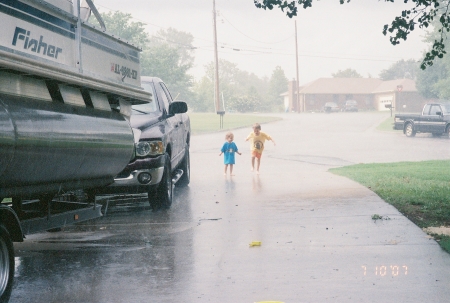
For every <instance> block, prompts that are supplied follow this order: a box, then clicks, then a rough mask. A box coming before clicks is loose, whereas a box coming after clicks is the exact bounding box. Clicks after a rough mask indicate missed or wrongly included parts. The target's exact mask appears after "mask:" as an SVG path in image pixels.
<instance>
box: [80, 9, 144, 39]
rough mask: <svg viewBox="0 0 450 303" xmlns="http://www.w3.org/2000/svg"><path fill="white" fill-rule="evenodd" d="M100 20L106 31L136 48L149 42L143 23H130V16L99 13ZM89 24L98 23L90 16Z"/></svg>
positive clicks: (120, 13) (117, 12)
mask: <svg viewBox="0 0 450 303" xmlns="http://www.w3.org/2000/svg"><path fill="white" fill-rule="evenodd" d="M101 16H102V19H103V21H104V22H105V25H106V30H107V31H108V32H109V33H112V34H114V35H116V36H118V37H120V38H121V39H124V40H126V41H128V42H130V43H132V44H135V45H136V46H138V47H144V46H145V45H146V44H147V43H148V42H149V37H148V34H147V33H146V32H145V28H144V25H145V24H144V23H142V22H132V21H131V19H132V16H131V14H126V13H122V12H119V11H116V12H108V13H101ZM89 22H92V23H94V24H95V23H98V22H97V20H96V19H95V18H94V17H93V16H91V18H90V19H89Z"/></svg>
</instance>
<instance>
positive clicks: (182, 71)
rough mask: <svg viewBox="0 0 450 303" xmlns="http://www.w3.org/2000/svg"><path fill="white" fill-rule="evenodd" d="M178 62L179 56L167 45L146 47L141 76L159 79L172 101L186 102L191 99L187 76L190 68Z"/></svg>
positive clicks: (190, 84)
mask: <svg viewBox="0 0 450 303" xmlns="http://www.w3.org/2000/svg"><path fill="white" fill-rule="evenodd" d="M179 62H180V54H179V53H178V51H177V50H176V49H175V48H172V47H171V46H169V45H168V44H161V45H157V46H152V47H148V48H146V49H145V50H144V51H143V53H142V56H141V74H142V75H146V76H155V77H158V78H161V79H162V80H163V81H164V82H165V83H166V85H167V86H168V87H169V89H170V91H171V92H172V94H173V96H172V97H173V98H174V99H177V100H186V101H188V99H190V98H192V93H191V92H190V87H191V86H192V76H190V75H188V74H187V71H188V70H189V69H190V68H191V66H190V65H182V64H180V63H179Z"/></svg>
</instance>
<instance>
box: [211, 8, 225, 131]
mask: <svg viewBox="0 0 450 303" xmlns="http://www.w3.org/2000/svg"><path fill="white" fill-rule="evenodd" d="M213 21H214V63H215V65H216V68H215V70H214V72H215V73H214V99H215V104H216V112H217V114H218V115H220V129H222V128H223V115H224V114H225V110H224V109H223V107H222V103H221V102H220V91H219V56H218V54H217V26H216V0H213Z"/></svg>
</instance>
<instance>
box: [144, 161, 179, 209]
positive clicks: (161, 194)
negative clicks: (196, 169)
mask: <svg viewBox="0 0 450 303" xmlns="http://www.w3.org/2000/svg"><path fill="white" fill-rule="evenodd" d="M172 199H173V182H172V165H171V163H170V155H169V154H167V153H166V161H165V164H164V173H163V177H162V179H161V182H160V183H159V185H158V188H157V189H156V193H155V194H153V193H152V192H149V193H148V201H149V203H150V206H151V208H152V209H153V210H157V209H159V208H165V209H168V208H170V206H171V205H172Z"/></svg>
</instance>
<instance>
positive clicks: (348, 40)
mask: <svg viewBox="0 0 450 303" xmlns="http://www.w3.org/2000/svg"><path fill="white" fill-rule="evenodd" d="M212 3H213V0H189V1H187V0H128V1H123V0H96V1H95V4H96V6H97V7H98V8H99V9H100V11H103V12H106V11H109V10H120V11H122V12H126V13H130V14H131V15H132V16H133V17H134V21H141V22H144V23H146V24H147V25H146V28H147V30H148V33H149V34H150V35H152V34H154V33H156V32H157V31H158V30H160V29H166V28H169V27H172V28H175V29H177V30H180V31H185V32H188V33H191V34H192V35H193V36H194V38H195V40H194V46H195V47H197V50H196V54H195V55H196V61H195V66H194V67H193V68H192V70H191V71H190V73H191V74H192V75H194V76H195V78H196V79H199V78H200V77H201V76H202V75H203V74H204V65H205V64H207V63H208V62H211V61H213V60H214V53H213V22H212V6H213V4H212ZM403 8H411V4H407V5H406V6H405V4H403V2H402V1H398V2H397V3H389V2H384V1H376V0H353V1H352V2H350V3H346V4H344V5H340V4H339V0H326V1H321V2H314V3H313V7H312V8H308V9H306V10H305V9H302V8H301V9H300V10H299V14H298V16H297V17H295V18H294V19H289V18H288V17H287V16H286V15H285V14H284V13H283V12H282V11H281V10H280V9H274V10H272V11H265V10H262V9H257V8H256V7H255V6H254V4H253V0H216V9H217V11H218V12H219V16H218V17H217V21H218V22H217V35H218V44H219V58H222V59H226V60H228V61H231V62H233V63H235V64H237V65H238V68H240V69H241V70H246V71H248V72H251V73H255V74H256V75H258V76H260V77H263V76H267V77H270V76H271V74H272V71H273V70H274V69H275V67H276V66H281V67H282V68H283V70H284V71H285V73H286V76H287V77H288V78H289V79H293V78H295V75H296V67H295V25H294V20H296V21H297V31H298V34H297V37H298V49H299V79H300V84H304V83H307V82H310V81H313V80H315V79H317V78H320V77H331V74H332V73H335V72H337V71H338V70H344V69H347V68H352V69H355V70H356V71H357V72H358V73H360V74H361V75H362V76H364V77H368V76H369V75H371V76H372V77H378V75H379V73H380V72H381V71H382V70H383V69H387V68H389V67H390V66H391V65H392V64H393V63H394V62H396V61H398V60H401V59H405V60H407V59H416V60H417V61H419V60H420V59H421V56H422V53H423V51H424V50H425V49H426V48H427V45H425V44H424V43H423V42H422V39H423V35H424V34H425V32H424V31H422V30H421V29H419V28H417V29H416V30H415V32H414V33H413V34H412V35H411V36H410V37H409V38H408V40H407V41H406V42H402V43H401V44H400V45H397V46H393V45H391V44H390V42H389V38H388V37H386V36H384V35H383V34H382V30H383V25H384V24H388V23H389V24H390V23H391V22H392V20H393V19H394V18H395V16H398V15H400V14H401V11H402V9H403ZM155 76H157V75H155Z"/></svg>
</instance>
